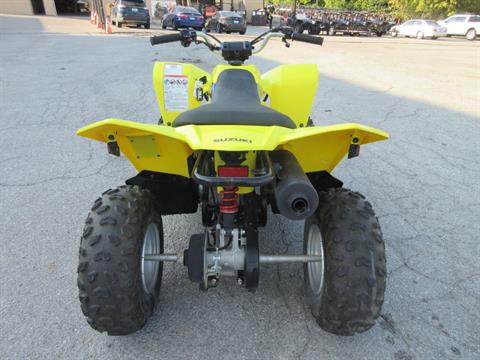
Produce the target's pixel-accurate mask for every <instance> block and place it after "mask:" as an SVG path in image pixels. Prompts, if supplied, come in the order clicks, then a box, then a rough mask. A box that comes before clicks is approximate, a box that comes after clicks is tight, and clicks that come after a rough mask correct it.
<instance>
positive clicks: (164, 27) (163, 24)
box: [162, 20, 167, 30]
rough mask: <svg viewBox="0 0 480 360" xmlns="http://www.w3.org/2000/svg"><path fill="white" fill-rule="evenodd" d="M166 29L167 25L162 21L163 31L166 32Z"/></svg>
mask: <svg viewBox="0 0 480 360" xmlns="http://www.w3.org/2000/svg"><path fill="white" fill-rule="evenodd" d="M166 28H167V25H165V23H164V22H163V20H162V29H163V30H165V29H166Z"/></svg>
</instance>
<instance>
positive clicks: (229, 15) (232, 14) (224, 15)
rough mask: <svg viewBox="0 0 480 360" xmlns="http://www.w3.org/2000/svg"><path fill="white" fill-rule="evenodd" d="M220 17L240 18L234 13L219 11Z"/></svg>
mask: <svg viewBox="0 0 480 360" xmlns="http://www.w3.org/2000/svg"><path fill="white" fill-rule="evenodd" d="M220 16H223V17H240V15H238V14H237V13H236V12H233V11H220Z"/></svg>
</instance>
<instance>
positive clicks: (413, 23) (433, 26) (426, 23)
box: [390, 19, 447, 40]
mask: <svg viewBox="0 0 480 360" xmlns="http://www.w3.org/2000/svg"><path fill="white" fill-rule="evenodd" d="M390 33H391V35H392V36H394V37H395V36H406V37H416V38H417V39H424V38H431V39H433V40H435V39H437V38H439V37H443V36H447V29H446V28H444V27H442V26H440V25H439V24H437V22H436V21H434V20H422V19H417V20H408V21H407V22H404V23H403V24H400V25H396V26H394V27H393V28H391V29H390Z"/></svg>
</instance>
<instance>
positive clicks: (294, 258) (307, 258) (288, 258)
mask: <svg viewBox="0 0 480 360" xmlns="http://www.w3.org/2000/svg"><path fill="white" fill-rule="evenodd" d="M317 261H323V258H322V256H320V255H260V258H259V262H260V264H276V263H282V262H289V263H293V262H300V263H307V262H317Z"/></svg>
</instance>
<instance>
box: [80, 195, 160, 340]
mask: <svg viewBox="0 0 480 360" xmlns="http://www.w3.org/2000/svg"><path fill="white" fill-rule="evenodd" d="M152 223H153V224H155V225H156V228H157V230H158V237H159V242H160V252H161V253H163V228H162V219H161V217H160V215H158V213H157V212H156V211H155V209H154V204H153V201H152V196H151V194H150V192H149V191H148V190H142V189H140V188H139V187H137V186H120V187H119V188H117V189H113V190H108V191H106V192H104V193H103V194H102V196H101V197H100V198H98V199H97V200H96V201H95V203H94V205H93V207H92V209H91V211H90V213H89V214H88V217H87V220H86V221H85V227H84V230H83V235H82V238H81V244H80V252H79V265H78V288H79V298H80V302H81V309H82V312H83V314H84V315H85V316H86V318H87V322H88V323H89V324H90V326H91V327H92V328H94V329H95V330H97V331H99V332H104V331H106V332H107V333H108V334H109V335H127V334H131V333H133V332H135V331H137V330H139V329H141V328H142V327H143V326H144V325H145V323H146V321H147V319H148V318H149V317H150V315H152V313H153V311H154V309H155V306H156V305H157V303H158V296H159V291H160V285H161V278H162V263H160V264H159V272H158V273H157V274H158V275H157V277H156V278H154V280H153V281H152V283H151V285H152V286H151V289H153V290H152V291H151V292H150V293H147V292H146V291H145V286H144V285H143V283H142V274H141V253H142V246H143V242H144V236H145V232H146V229H147V227H148V225H149V224H152Z"/></svg>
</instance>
